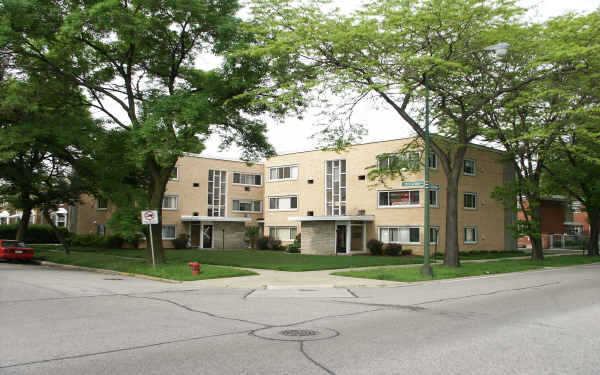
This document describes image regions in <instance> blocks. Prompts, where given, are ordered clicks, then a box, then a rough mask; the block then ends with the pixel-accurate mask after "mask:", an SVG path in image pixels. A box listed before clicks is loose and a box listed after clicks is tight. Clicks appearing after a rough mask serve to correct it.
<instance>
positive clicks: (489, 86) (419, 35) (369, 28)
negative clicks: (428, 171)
mask: <svg viewBox="0 0 600 375" xmlns="http://www.w3.org/2000/svg"><path fill="white" fill-rule="evenodd" d="M255 4H256V5H255V6H254V8H253V12H254V17H255V18H256V19H257V23H258V24H260V25H261V26H260V28H262V29H263V30H266V31H264V32H263V33H262V34H260V30H258V31H256V32H257V34H259V35H261V36H262V39H260V42H261V43H260V45H259V47H257V48H255V49H253V50H251V51H249V53H256V54H261V55H262V54H271V57H272V58H273V59H274V61H277V59H278V58H279V56H286V59H289V57H290V56H291V57H293V58H295V59H297V60H298V61H303V62H306V63H307V64H310V66H311V67H312V70H310V73H311V75H312V76H311V79H309V80H306V79H305V80H301V82H300V83H299V84H293V83H290V84H288V85H287V86H283V87H281V85H280V86H279V90H278V92H284V93H286V94H287V95H289V96H290V97H294V95H297V96H301V95H306V93H307V92H310V90H316V91H317V92H319V89H321V90H322V91H321V92H323V91H326V90H327V91H328V92H333V93H336V94H339V95H342V96H345V97H346V98H349V100H348V102H349V103H350V105H349V106H348V107H344V108H342V110H346V111H348V112H351V111H352V109H353V108H354V105H355V104H356V102H358V101H360V100H364V99H367V98H370V99H374V100H376V101H378V102H379V103H383V105H386V106H389V107H390V108H392V109H393V110H394V111H395V112H396V113H397V114H398V116H399V118H400V119H402V120H404V121H405V122H406V123H407V124H409V125H410V127H411V128H412V129H413V130H414V131H415V132H416V134H417V135H418V136H419V137H421V138H423V137H424V133H425V130H424V125H425V124H424V121H423V111H424V85H425V81H426V77H428V78H429V82H430V85H429V88H430V91H431V99H432V111H433V113H434V118H435V122H434V125H435V126H436V127H437V130H438V132H439V133H440V134H442V135H444V136H445V137H444V139H445V140H444V141H440V140H439V139H441V138H438V139H434V140H433V141H432V143H431V146H432V148H433V151H434V152H435V153H436V154H437V155H438V158H439V161H440V165H441V168H442V170H443V171H444V173H445V175H446V179H447V194H446V205H447V211H446V228H445V260H444V263H445V264H446V265H448V266H454V267H456V266H459V265H460V262H459V252H458V250H459V248H458V186H459V181H460V179H461V175H462V171H463V161H464V156H465V153H466V151H467V147H468V145H469V144H470V143H471V142H472V141H473V140H475V139H476V138H477V137H478V136H480V135H481V131H482V128H481V126H480V123H479V122H478V120H477V115H478V114H479V113H480V112H481V110H482V108H483V107H484V106H485V105H486V104H488V103H489V102H490V101H491V100H493V99H494V98H497V97H500V96H502V95H504V94H506V93H508V92H513V91H517V90H519V89H520V88H521V87H523V86H525V85H527V84H528V83H529V82H531V81H533V80H535V79H536V77H535V76H533V77H526V78H524V79H523V80H522V81H521V82H514V81H510V80H506V79H504V75H506V74H511V73H510V72H508V71H507V70H505V69H502V67H503V63H499V62H496V57H497V56H494V54H493V53H491V52H490V51H489V50H488V49H486V47H489V46H491V45H494V44H497V43H499V42H502V41H504V39H505V38H507V37H508V36H509V35H510V33H512V32H513V30H514V29H516V28H517V26H518V23H519V16H520V15H521V14H522V12H523V9H521V8H519V7H517V6H515V4H514V1H508V0H425V1H411V0H374V1H370V2H367V3H366V5H365V6H364V7H363V9H362V10H359V11H357V12H355V13H354V14H351V15H344V14H342V13H341V12H340V11H339V10H331V11H327V10H323V9H330V8H331V7H330V6H329V5H328V2H327V1H319V0H314V1H307V2H304V3H302V4H301V5H298V3H297V2H294V1H292V0H258V1H256V2H255ZM264 25H267V26H266V27H265V26H264ZM286 89H287V90H286Z"/></svg>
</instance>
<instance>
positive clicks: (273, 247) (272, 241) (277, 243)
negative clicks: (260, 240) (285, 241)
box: [268, 238, 285, 250]
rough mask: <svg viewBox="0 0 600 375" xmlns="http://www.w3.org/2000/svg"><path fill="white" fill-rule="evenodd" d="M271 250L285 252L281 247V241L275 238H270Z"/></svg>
mask: <svg viewBox="0 0 600 375" xmlns="http://www.w3.org/2000/svg"><path fill="white" fill-rule="evenodd" d="M268 248H269V250H285V247H283V246H281V241H280V240H276V239H273V238H269V246H268Z"/></svg>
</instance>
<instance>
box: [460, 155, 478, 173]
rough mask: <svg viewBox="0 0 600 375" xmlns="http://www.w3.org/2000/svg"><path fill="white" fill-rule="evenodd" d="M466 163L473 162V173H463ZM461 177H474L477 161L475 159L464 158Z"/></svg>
mask: <svg viewBox="0 0 600 375" xmlns="http://www.w3.org/2000/svg"><path fill="white" fill-rule="evenodd" d="M466 161H472V162H473V173H472V174H471V173H467V172H465V162H466ZM462 169H463V175H464V176H476V175H477V160H475V159H469V158H464V159H463V168H462Z"/></svg>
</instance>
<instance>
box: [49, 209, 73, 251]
mask: <svg viewBox="0 0 600 375" xmlns="http://www.w3.org/2000/svg"><path fill="white" fill-rule="evenodd" d="M43 212H44V218H45V219H46V221H47V222H48V223H49V224H50V226H51V227H52V231H53V232H54V235H55V236H56V238H58V241H59V242H60V243H61V244H62V245H63V248H64V249H65V254H66V255H69V254H71V249H70V248H69V244H68V242H67V239H66V237H65V235H64V233H63V232H62V231H61V230H59V229H58V228H57V227H56V225H55V224H54V221H52V218H51V217H50V213H49V212H48V211H47V210H44V211H43Z"/></svg>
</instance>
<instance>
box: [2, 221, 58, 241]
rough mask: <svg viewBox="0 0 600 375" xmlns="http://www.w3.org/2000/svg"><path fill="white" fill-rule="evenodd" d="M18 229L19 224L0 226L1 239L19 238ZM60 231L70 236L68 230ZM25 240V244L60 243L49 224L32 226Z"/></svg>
mask: <svg viewBox="0 0 600 375" xmlns="http://www.w3.org/2000/svg"><path fill="white" fill-rule="evenodd" d="M18 229H19V224H7V225H0V239H4V240H14V239H15V238H17V230H18ZM59 230H62V231H63V232H64V233H65V236H67V237H68V236H69V232H68V231H67V230H66V228H59ZM23 240H24V241H25V243H58V239H57V238H56V236H55V235H54V231H53V230H52V227H51V226H50V225H48V224H30V225H29V226H28V227H27V232H26V233H25V236H24V238H23Z"/></svg>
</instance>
